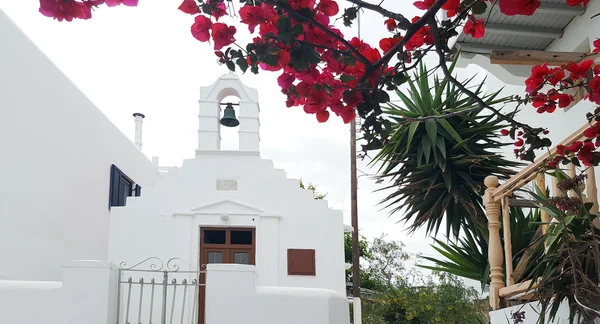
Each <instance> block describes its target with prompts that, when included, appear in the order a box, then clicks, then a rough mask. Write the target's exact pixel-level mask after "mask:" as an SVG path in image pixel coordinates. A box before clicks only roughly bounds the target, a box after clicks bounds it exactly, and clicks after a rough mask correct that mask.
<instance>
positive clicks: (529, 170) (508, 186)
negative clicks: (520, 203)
mask: <svg viewBox="0 0 600 324" xmlns="http://www.w3.org/2000/svg"><path fill="white" fill-rule="evenodd" d="M594 124H596V122H595V121H594V122H592V123H591V124H589V123H585V125H583V126H581V128H579V129H578V130H577V131H575V132H574V133H573V134H571V135H569V137H567V138H566V139H564V140H563V141H562V142H560V144H559V145H565V146H568V145H571V143H573V142H575V141H578V140H582V139H587V137H585V136H584V135H583V132H585V130H586V129H588V128H589V127H590V126H592V125H594ZM557 146H558V145H557ZM555 154H556V146H554V147H553V148H551V149H550V150H549V151H548V152H546V153H544V154H543V155H542V156H540V157H538V158H537V159H536V160H535V161H534V162H533V163H532V164H530V165H528V166H527V167H526V168H525V169H523V170H521V171H520V172H518V173H517V174H515V175H514V176H512V177H511V178H510V179H508V180H506V181H505V182H504V183H503V184H501V185H500V186H499V187H498V188H496V189H495V190H494V192H493V193H492V195H491V196H492V199H493V200H494V201H497V202H500V201H501V200H502V197H504V196H507V195H510V194H511V193H513V191H515V190H517V189H519V188H520V187H522V186H523V185H525V184H526V183H527V182H528V181H531V180H533V179H534V178H535V177H536V176H537V174H538V172H539V171H540V170H541V169H542V168H543V167H544V165H545V164H546V163H547V162H548V161H549V160H550V157H553V156H554V155H555Z"/></svg>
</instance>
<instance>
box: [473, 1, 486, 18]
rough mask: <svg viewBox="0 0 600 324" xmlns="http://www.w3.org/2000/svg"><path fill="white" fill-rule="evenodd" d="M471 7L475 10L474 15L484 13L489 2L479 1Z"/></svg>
mask: <svg viewBox="0 0 600 324" xmlns="http://www.w3.org/2000/svg"><path fill="white" fill-rule="evenodd" d="M471 9H472V10H473V14H474V15H483V14H484V13H485V11H486V10H487V3H485V2H483V1H477V2H475V4H474V5H473V6H472V7H471Z"/></svg>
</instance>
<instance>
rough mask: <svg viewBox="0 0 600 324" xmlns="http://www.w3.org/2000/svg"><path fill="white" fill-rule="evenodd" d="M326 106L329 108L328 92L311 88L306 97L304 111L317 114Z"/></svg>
mask: <svg viewBox="0 0 600 324" xmlns="http://www.w3.org/2000/svg"><path fill="white" fill-rule="evenodd" d="M325 108H327V92H325V90H314V89H313V90H311V91H310V94H309V95H308V98H307V99H306V104H304V111H305V112H306V113H309V114H315V113H317V112H319V111H321V110H324V109H325Z"/></svg>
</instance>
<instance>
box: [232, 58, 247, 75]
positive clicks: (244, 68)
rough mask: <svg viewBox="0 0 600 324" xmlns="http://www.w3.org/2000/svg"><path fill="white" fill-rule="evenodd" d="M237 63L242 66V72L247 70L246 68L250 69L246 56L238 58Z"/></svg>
mask: <svg viewBox="0 0 600 324" xmlns="http://www.w3.org/2000/svg"><path fill="white" fill-rule="evenodd" d="M235 63H236V64H237V65H238V66H239V67H240V70H242V72H244V73H245V72H246V70H248V61H246V58H244V57H242V58H239V59H237V61H235Z"/></svg>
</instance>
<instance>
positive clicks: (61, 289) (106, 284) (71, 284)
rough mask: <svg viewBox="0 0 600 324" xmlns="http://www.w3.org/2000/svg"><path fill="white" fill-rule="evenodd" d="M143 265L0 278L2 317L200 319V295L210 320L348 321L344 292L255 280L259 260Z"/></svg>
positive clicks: (42, 322)
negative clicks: (202, 280) (57, 278)
mask: <svg viewBox="0 0 600 324" xmlns="http://www.w3.org/2000/svg"><path fill="white" fill-rule="evenodd" d="M171 261H172V260H171ZM139 266H140V265H139V264H138V265H136V266H134V267H130V268H127V267H123V266H122V267H121V269H119V268H117V267H116V266H115V265H113V264H112V263H110V262H106V261H70V262H68V263H67V264H65V265H64V266H63V281H62V282H35V281H1V280H0V323H1V324H4V323H7V324H140V323H141V324H197V323H198V314H199V311H198V305H200V304H201V303H203V304H204V305H205V308H206V314H205V323H206V324H237V323H242V322H243V323H247V324H281V323H286V324H306V323H311V324H348V323H349V322H350V319H349V308H348V300H347V299H346V296H344V295H343V294H341V293H338V292H336V291H333V290H329V289H320V288H302V287H276V286H269V287H263V286H257V285H256V284H255V282H256V276H257V273H256V268H255V267H254V266H250V265H239V264H209V265H208V271H207V272H206V273H204V272H198V271H196V270H195V269H190V270H187V269H181V270H180V269H179V266H176V265H175V264H174V263H173V262H167V264H165V267H163V266H162V263H155V264H154V265H153V264H152V263H151V264H150V265H149V268H148V269H140V268H139ZM200 275H202V276H204V275H206V282H207V283H208V285H206V287H204V286H203V285H201V284H199V281H198V279H199V276H200ZM202 289H206V298H205V300H204V301H202V300H200V299H199V298H200V296H202V295H203V294H202V291H201V290H202Z"/></svg>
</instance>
